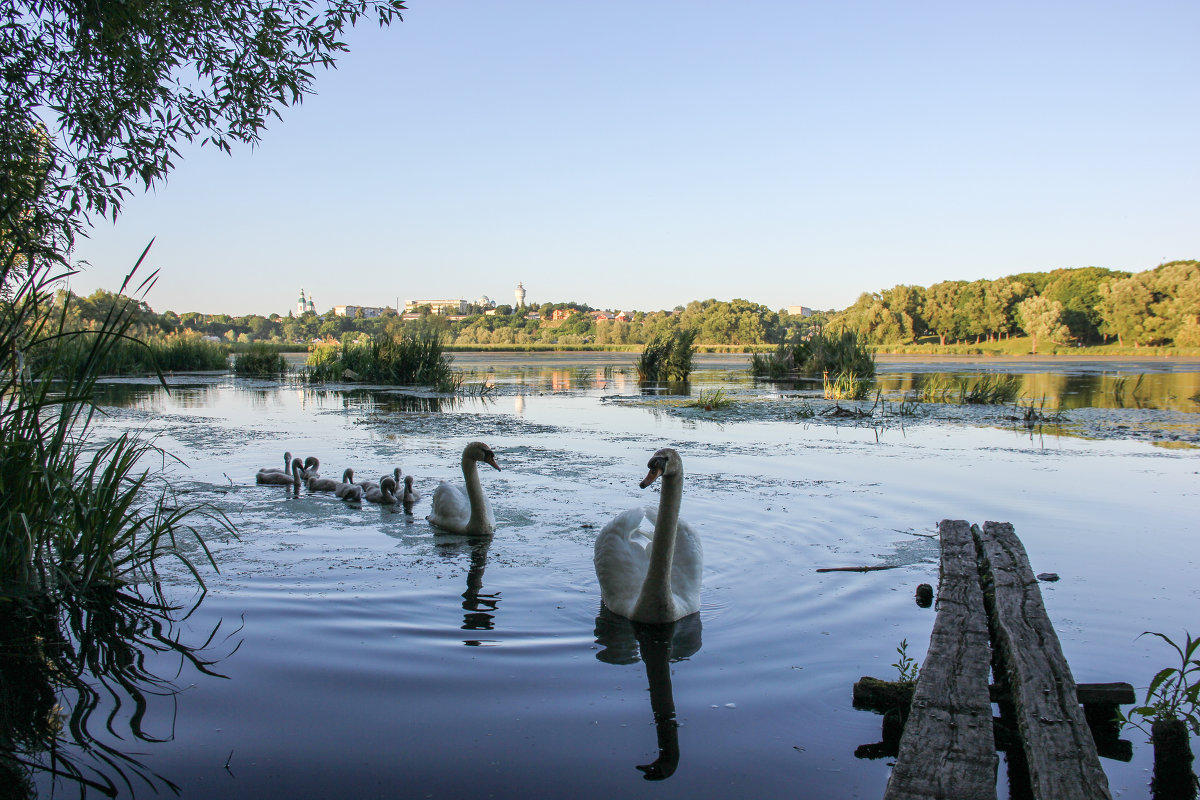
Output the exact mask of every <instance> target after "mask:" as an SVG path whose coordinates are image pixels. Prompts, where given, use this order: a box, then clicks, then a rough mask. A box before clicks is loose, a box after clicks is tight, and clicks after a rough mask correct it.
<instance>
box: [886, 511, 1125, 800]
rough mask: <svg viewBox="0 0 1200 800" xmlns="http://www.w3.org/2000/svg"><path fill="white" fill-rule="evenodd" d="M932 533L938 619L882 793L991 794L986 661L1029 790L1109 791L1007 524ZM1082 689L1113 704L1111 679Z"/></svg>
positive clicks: (967, 797)
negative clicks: (936, 548) (1009, 713)
mask: <svg viewBox="0 0 1200 800" xmlns="http://www.w3.org/2000/svg"><path fill="white" fill-rule="evenodd" d="M938 535H939V538H940V540H941V548H942V555H941V577H940V579H939V589H938V598H937V609H938V612H937V618H936V619H935V621H934V625H933V633H932V635H931V637H930V642H929V650H928V653H927V655H926V657H925V663H924V664H923V665H922V666H921V671H920V676H919V678H918V680H917V685H916V687H915V689H914V693H913V700H912V704H911V706H910V708H909V716H908V721H907V723H906V724H905V726H904V733H903V735H902V736H901V739H900V745H899V754H898V756H897V758H896V765H895V767H894V768H893V770H892V774H891V777H890V778H889V780H888V785H887V788H886V790H885V791H884V798H885V800H947V799H948V798H955V800H960V799H961V800H976V799H977V798H979V799H980V800H982V799H983V798H986V799H987V800H995V798H996V770H997V766H998V763H997V757H996V741H995V738H994V734H993V729H992V707H991V702H992V700H991V697H990V696H989V686H988V675H989V672H990V671H991V670H992V669H993V668H994V670H995V676H996V682H997V684H998V686H997V687H992V688H991V693H992V694H1000V695H1002V696H1004V697H1006V698H1007V700H1006V701H1005V702H1011V705H1012V707H1013V709H1014V710H1015V716H1016V720H1017V729H1018V733H1019V738H1020V740H1021V741H1020V747H1021V749H1022V751H1023V753H1024V756H1025V760H1026V761H1027V763H1028V771H1029V778H1030V788H1031V791H1032V794H1033V797H1034V798H1035V799H1036V800H1111V795H1110V794H1109V790H1108V779H1107V777H1106V776H1105V774H1104V770H1103V769H1102V768H1101V766H1100V759H1099V756H1098V755H1097V752H1096V745H1095V742H1094V741H1093V738H1092V732H1091V730H1090V729H1089V728H1088V725H1087V721H1086V719H1085V717H1084V712H1083V709H1082V708H1081V707H1080V705H1079V704H1080V701H1081V698H1080V695H1079V693H1078V692H1077V687H1076V685H1075V680H1074V678H1073V677H1072V675H1071V670H1070V668H1069V667H1068V666H1067V661H1066V658H1064V657H1063V653H1062V647H1061V645H1060V644H1059V641H1058V636H1057V634H1056V633H1055V632H1054V626H1053V625H1051V624H1050V619H1049V617H1048V616H1047V615H1046V608H1045V605H1044V604H1043V603H1042V595H1041V590H1040V589H1039V588H1038V582H1037V579H1036V578H1035V577H1034V575H1033V570H1032V569H1031V568H1030V566H1029V558H1028V556H1027V555H1026V553H1025V549H1024V547H1023V546H1022V545H1021V542H1020V540H1019V539H1017V537H1016V534H1015V532H1014V531H1013V527H1012V525H1010V524H1008V523H998V522H987V523H984V526H983V529H982V530H981V529H980V528H979V527H978V526H972V525H969V524H968V523H967V522H965V521H963V520H943V521H942V522H941V523H940V524H939V526H938ZM989 642H990V646H989ZM1114 686H1118V685H1114ZM1119 686H1121V687H1124V685H1119ZM1088 691H1092V693H1094V694H1095V693H1097V692H1100V694H1102V695H1103V696H1104V699H1105V701H1106V702H1107V703H1109V704H1110V705H1111V704H1112V703H1113V700H1112V697H1113V695H1114V693H1115V692H1116V691H1117V690H1116V689H1114V688H1108V689H1103V691H1102V687H1100V686H1099V685H1097V686H1096V687H1089V689H1088ZM1120 691H1121V692H1123V691H1124V689H1121V690H1120ZM1014 746H1016V745H1015V744H1014Z"/></svg>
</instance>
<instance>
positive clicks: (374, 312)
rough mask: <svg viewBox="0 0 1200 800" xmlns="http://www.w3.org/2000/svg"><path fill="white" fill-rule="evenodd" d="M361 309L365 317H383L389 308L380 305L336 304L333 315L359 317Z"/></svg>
mask: <svg viewBox="0 0 1200 800" xmlns="http://www.w3.org/2000/svg"><path fill="white" fill-rule="evenodd" d="M359 311H361V312H362V315H363V319H374V318H375V317H382V316H383V312H385V311H387V308H379V307H378V306H334V307H333V315H334V316H335V317H355V318H356V317H358V312H359Z"/></svg>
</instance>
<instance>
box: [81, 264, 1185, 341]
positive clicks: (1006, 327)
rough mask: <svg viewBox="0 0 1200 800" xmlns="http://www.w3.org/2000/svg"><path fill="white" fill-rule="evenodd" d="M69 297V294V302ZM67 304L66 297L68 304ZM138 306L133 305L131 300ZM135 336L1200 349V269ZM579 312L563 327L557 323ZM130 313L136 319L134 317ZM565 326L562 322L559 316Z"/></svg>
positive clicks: (333, 319) (174, 325)
mask: <svg viewBox="0 0 1200 800" xmlns="http://www.w3.org/2000/svg"><path fill="white" fill-rule="evenodd" d="M60 294H61V293H60ZM60 300H61V297H60ZM120 300H122V298H121V297H120V296H119V295H115V294H112V293H111V292H104V291H99V292H95V293H94V294H92V295H90V296H88V297H85V298H73V301H72V302H71V303H70V304H69V306H68V309H69V314H70V315H71V316H72V318H73V319H74V320H75V322H74V324H75V325H77V326H80V327H83V326H86V325H88V324H94V322H89V320H91V321H94V320H101V319H103V318H104V315H105V314H106V313H108V311H109V310H110V309H111V308H112V307H113V306H114V304H115V303H117V302H118V301H120ZM124 300H125V301H128V298H124ZM135 308H136V311H135V313H134V317H135V319H134V326H135V329H137V330H138V331H140V332H143V333H145V334H146V335H152V336H153V335H176V336H178V335H202V336H212V337H217V338H218V339H220V340H222V341H224V342H229V343H231V344H232V343H252V342H273V343H279V344H292V345H299V344H304V345H309V344H312V343H314V342H318V341H324V342H330V341H336V342H351V341H363V340H365V339H368V338H372V337H376V336H380V335H389V336H393V337H395V336H402V335H406V334H407V335H415V334H428V333H437V334H440V335H442V336H444V337H445V341H446V342H447V343H448V344H452V345H457V346H466V347H469V346H473V345H482V346H487V345H559V346H568V347H570V346H580V345H625V344H629V345H638V344H645V343H646V342H649V341H651V340H653V339H655V338H661V337H666V336H671V335H672V334H674V332H675V331H677V330H684V331H694V332H695V341H696V343H697V344H699V345H732V346H737V345H770V344H781V343H784V342H789V341H794V340H795V339H796V338H797V337H802V336H805V335H807V333H808V331H810V330H812V329H816V328H821V327H823V326H827V327H828V329H829V331H830V332H831V333H840V332H843V331H852V332H854V333H857V334H858V336H859V337H860V339H861V340H862V341H864V342H867V343H870V344H875V345H885V344H893V343H896V344H900V343H912V342H917V341H920V340H922V339H928V338H930V337H936V338H937V340H938V341H939V342H940V343H941V344H947V343H952V342H971V341H974V342H980V341H985V340H987V341H991V340H994V339H1000V338H1008V337H1010V336H1022V335H1023V336H1029V337H1031V338H1032V340H1033V348H1034V350H1035V352H1036V349H1037V346H1038V343H1039V342H1055V343H1059V344H1065V343H1079V344H1099V343H1104V342H1107V341H1110V340H1111V339H1114V338H1115V339H1116V340H1117V341H1118V342H1120V343H1121V344H1122V345H1127V344H1128V345H1134V346H1141V345H1164V344H1173V345H1176V346H1180V347H1197V346H1200V262H1196V261H1171V262H1168V263H1166V264H1162V265H1161V266H1158V267H1156V268H1154V269H1152V270H1147V271H1145V272H1140V273H1136V274H1130V273H1128V272H1120V271H1115V270H1109V269H1102V268H1099V267H1083V268H1079V269H1059V270H1053V271H1051V272H1026V273H1020V274H1016V275H1011V276H1008V277H1005V278H997V279H996V280H978V281H943V282H941V283H935V284H933V285H932V286H929V287H927V288H926V287H922V286H907V285H900V286H894V287H892V288H891V289H885V290H883V291H881V292H874V293H866V294H863V295H862V296H860V297H859V298H858V300H857V301H856V302H855V303H854V304H853V305H852V306H850V307H849V308H846V309H844V310H842V311H838V312H827V313H817V314H814V315H812V316H809V317H799V316H792V315H789V314H787V313H785V312H783V311H772V310H771V309H770V308H767V307H766V306H764V305H761V304H759V303H752V302H750V301H748V300H741V299H735V300H730V301H725V300H715V299H709V300H693V301H692V302H690V303H688V304H687V305H686V306H676V307H675V308H674V309H672V310H669V311H667V310H663V311H628V312H626V313H625V315H624V316H625V318H624V319H605V320H597V319H596V318H595V317H594V316H593V314H592V313H591V312H592V311H594V310H595V309H593V308H592V307H591V306H589V305H587V304H586V303H578V302H565V303H543V304H542V305H540V306H532V307H527V308H522V309H514V308H513V307H512V306H507V305H506V306H500V307H498V308H496V309H495V310H494V312H495V313H490V314H489V313H485V310H484V309H482V308H477V307H473V308H472V309H471V310H472V312H473V313H471V314H468V315H466V316H464V317H462V318H456V319H451V318H449V317H446V316H441V315H437V314H434V313H432V311H431V310H430V309H429V308H428V307H425V308H423V309H422V310H421V312H420V316H419V317H418V318H412V319H405V318H403V317H402V316H401V315H399V314H397V313H396V312H395V311H393V310H390V309H389V310H388V311H386V312H385V313H384V314H383V315H382V316H379V317H372V318H364V317H363V316H362V315H361V314H359V315H357V316H354V317H340V316H337V315H335V314H334V313H333V312H332V311H330V312H328V313H325V314H315V313H311V312H310V313H306V314H302V315H299V316H292V315H289V316H286V317H284V316H280V315H278V314H272V315H271V316H269V317H263V316H258V315H254V314H251V315H248V316H244V317H234V316H229V315H226V314H200V313H196V312H186V313H183V314H176V313H174V312H171V311H167V312H165V313H163V314H156V313H155V312H154V311H152V310H151V309H150V308H149V306H147V305H146V304H145V303H139V304H137V305H136V307H135ZM556 311H558V312H569V313H567V314H566V315H565V317H564V318H562V319H558V320H555V319H553V317H554V315H555V312H556ZM127 313H128V312H127ZM560 316H562V315H561V314H560Z"/></svg>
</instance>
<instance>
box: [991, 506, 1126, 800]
mask: <svg viewBox="0 0 1200 800" xmlns="http://www.w3.org/2000/svg"><path fill="white" fill-rule="evenodd" d="M975 534H976V538H977V540H978V541H979V547H980V553H981V558H982V559H983V564H982V566H983V567H984V570H985V574H987V575H988V576H990V585H989V586H988V587H987V591H986V595H987V602H988V608H989V613H990V617H991V620H992V626H993V635H994V637H995V641H994V642H993V644H994V646H995V647H996V648H997V649H998V650H999V655H1000V658H999V660H998V661H999V663H1000V664H1002V665H1003V671H1004V673H1005V674H1004V675H1003V676H1001V675H997V681H1000V680H1001V679H1003V680H1004V682H1005V683H1006V684H1007V686H1008V690H1009V692H1010V697H1011V699H1012V704H1013V708H1014V709H1015V711H1016V718H1017V727H1018V730H1019V731H1020V734H1021V741H1022V742H1023V743H1024V747H1025V759H1026V761H1028V763H1029V779H1030V783H1031V785H1032V789H1033V795H1034V797H1035V798H1046V800H1049V799H1050V798H1055V799H1056V800H1073V798H1080V800H1085V799H1086V800H1099V799H1100V798H1109V797H1111V795H1110V794H1109V791H1108V778H1107V777H1106V776H1105V774H1104V769H1103V768H1102V767H1101V766H1100V756H1099V755H1098V754H1097V753H1096V744H1095V742H1094V741H1093V739H1092V732H1091V730H1090V729H1089V728H1088V724H1087V720H1086V719H1085V718H1084V715H1083V709H1082V708H1081V707H1080V705H1079V698H1078V694H1077V692H1076V689H1075V679H1074V677H1073V676H1072V675H1071V668H1070V667H1069V666H1068V665H1067V659H1066V658H1065V657H1064V656H1063V652H1062V645H1060V644H1059V641H1058V635H1057V634H1056V633H1055V632H1054V626H1053V625H1051V624H1050V618H1049V617H1048V616H1047V615H1046V607H1045V605H1044V604H1043V603H1042V592H1041V589H1039V588H1038V582H1037V578H1035V577H1034V575H1033V570H1032V569H1031V568H1030V566H1029V557H1028V556H1027V555H1026V553H1025V548H1024V546H1022V544H1021V541H1020V540H1019V539H1018V538H1017V536H1016V533H1015V532H1014V531H1013V526H1012V525H1010V524H1009V523H1007V522H985V523H984V525H983V530H982V531H980V530H979V529H978V528H976V529H975Z"/></svg>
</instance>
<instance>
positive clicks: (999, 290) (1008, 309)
mask: <svg viewBox="0 0 1200 800" xmlns="http://www.w3.org/2000/svg"><path fill="white" fill-rule="evenodd" d="M1027 292H1028V289H1027V287H1026V286H1025V284H1023V283H1021V282H1020V281H1016V280H1012V279H1010V278H999V279H997V280H994V281H988V284H987V286H986V287H985V289H984V303H983V315H984V322H983V325H984V330H985V331H987V333H988V339H989V340H990V339H991V338H992V336H993V335H994V336H996V337H1000V336H1004V337H1007V336H1008V335H1009V334H1010V333H1011V332H1012V331H1014V330H1015V329H1016V328H1017V304H1019V303H1020V302H1021V301H1022V300H1024V299H1025V298H1026V296H1027Z"/></svg>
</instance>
